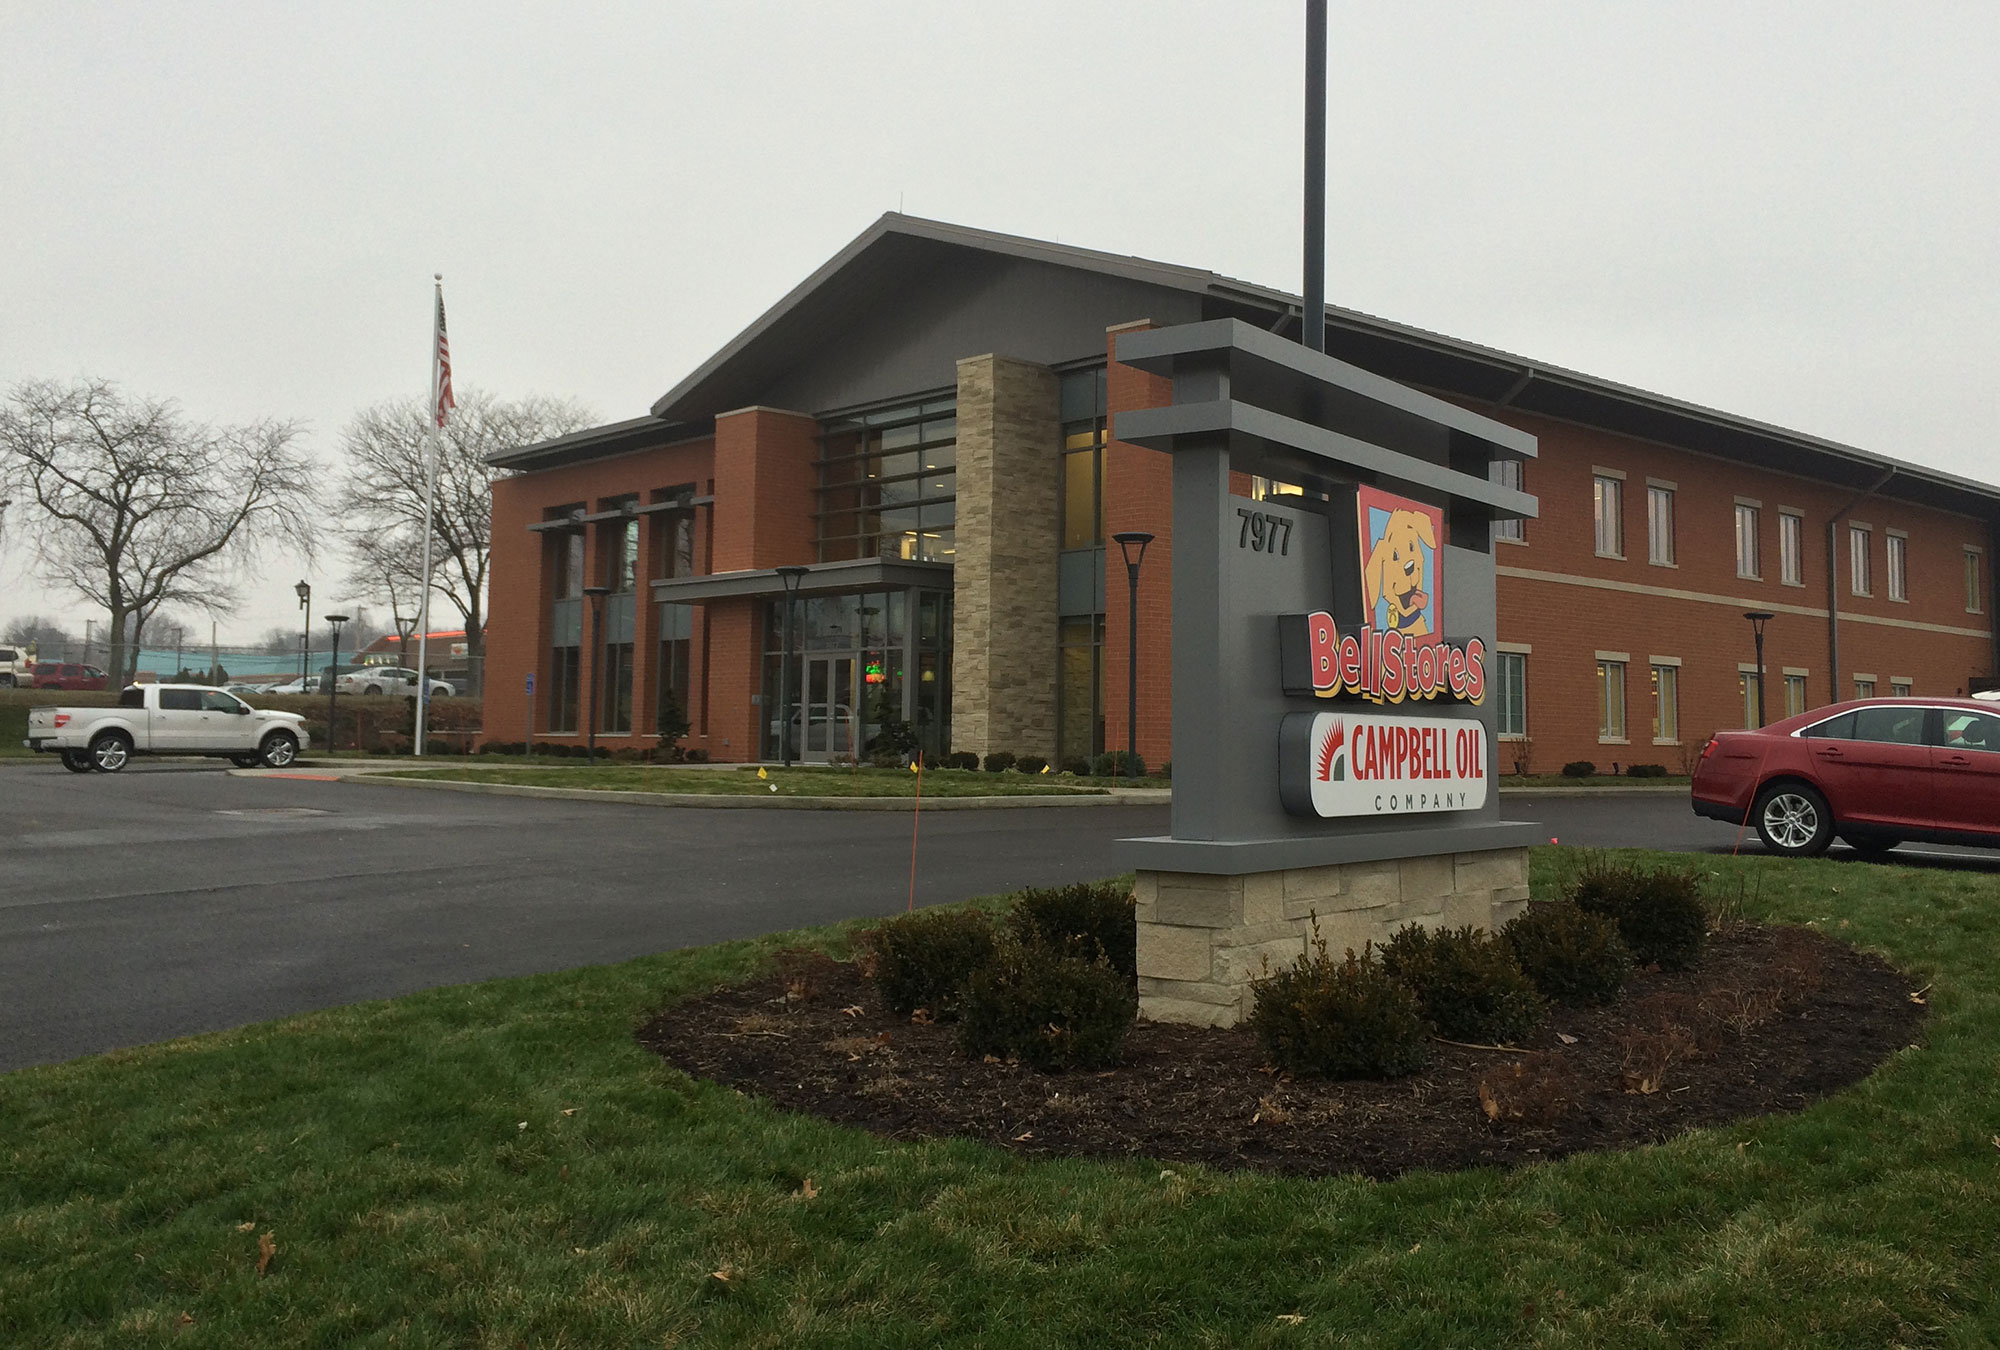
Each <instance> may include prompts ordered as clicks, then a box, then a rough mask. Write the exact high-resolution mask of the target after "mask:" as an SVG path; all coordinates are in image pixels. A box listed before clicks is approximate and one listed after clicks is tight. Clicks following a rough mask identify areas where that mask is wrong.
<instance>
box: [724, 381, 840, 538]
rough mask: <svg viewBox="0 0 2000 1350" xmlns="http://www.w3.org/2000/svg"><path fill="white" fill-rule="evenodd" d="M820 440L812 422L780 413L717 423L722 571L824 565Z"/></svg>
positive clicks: (746, 413)
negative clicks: (818, 520) (817, 521)
mask: <svg viewBox="0 0 2000 1350" xmlns="http://www.w3.org/2000/svg"><path fill="white" fill-rule="evenodd" d="M818 435H819V424H818V423H817V422H816V421H814V420H813V419H812V418H810V417H807V416H804V415H803V414H800V413H788V412H779V411H777V410H776V409H772V408H745V409H743V410H742V411H740V412H733V413H726V414H724V415H723V416H721V417H718V418H716V419H715V570H716V571H718V572H736V571H743V570H746V569H749V568H760V567H784V566H790V565H792V564H795V563H811V562H815V561H817V559H818V549H819V540H818V534H817V532H816V530H815V529H814V521H813V511H814V510H815V509H816V507H817V504H818V503H817V498H816V492H817V488H818V478H817V476H816V474H817V470H816V469H815V467H814V466H815V464H816V463H817V461H818V458H819V442H818V439H817V437H818Z"/></svg>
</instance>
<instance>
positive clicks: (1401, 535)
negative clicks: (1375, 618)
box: [1361, 509, 1437, 637]
mask: <svg viewBox="0 0 2000 1350" xmlns="http://www.w3.org/2000/svg"><path fill="white" fill-rule="evenodd" d="M1436 556H1437V530H1436V528H1435V527H1434V526H1433V525H1432V523H1431V517H1430V516H1429V515H1428V514H1426V513H1425V512H1422V511H1410V510H1402V509H1398V510H1394V511H1391V512H1389V513H1388V520H1387V521H1386V522H1385V523H1384V525H1383V526H1382V532H1381V534H1380V535H1378V536H1377V537H1376V539H1375V546H1374V547H1373V548H1372V549H1370V550H1369V553H1368V562H1367V564H1366V566H1364V567H1363V568H1362V569H1361V584H1362V589H1363V590H1364V591H1365V592H1366V594H1367V598H1368V609H1369V612H1370V613H1371V614H1373V613H1375V612H1376V606H1377V605H1378V604H1381V605H1385V606H1386V607H1387V611H1388V612H1387V615H1386V618H1385V619H1384V621H1383V622H1382V626H1383V627H1385V628H1390V629H1394V630H1396V631H1398V632H1401V633H1404V634H1407V635H1408V636H1410V637H1427V636H1429V635H1430V632H1431V626H1430V620H1429V618H1428V617H1427V611H1429V609H1430V606H1431V580H1430V575H1431V566H1432V560H1433V559H1435V558H1436Z"/></svg>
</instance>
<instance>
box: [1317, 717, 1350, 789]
mask: <svg viewBox="0 0 2000 1350" xmlns="http://www.w3.org/2000/svg"><path fill="white" fill-rule="evenodd" d="M1313 769H1314V773H1315V774H1316V775H1317V777H1318V778H1319V781H1320V782H1322V783H1343V782H1346V781H1347V723H1346V722H1345V721H1344V720H1342V719H1341V718H1338V717H1336V718H1334V719H1333V721H1332V723H1331V724H1330V725H1328V727H1327V729H1326V735H1325V736H1323V737H1321V738H1320V743H1319V756H1318V758H1317V759H1315V760H1314V762H1313Z"/></svg>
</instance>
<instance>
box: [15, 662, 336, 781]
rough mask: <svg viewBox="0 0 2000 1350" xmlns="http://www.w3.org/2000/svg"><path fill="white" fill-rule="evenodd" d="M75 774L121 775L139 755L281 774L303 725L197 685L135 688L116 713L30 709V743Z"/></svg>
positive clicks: (302, 738)
mask: <svg viewBox="0 0 2000 1350" xmlns="http://www.w3.org/2000/svg"><path fill="white" fill-rule="evenodd" d="M23 743H24V744H25V745H26V746H27V747H28V748H29V749H30V750H33V751H36V752H37V753H44V754H45V753H50V752H53V753H55V754H59V755H61V756H62V762H63V767H64V768H65V769H68V770H70V771H71V772H73V773H89V772H90V771H91V770H92V769H96V770H98V771H100V772H102V773H117V772H118V771H119V770H120V769H122V768H124V767H125V765H126V764H127V763H129V762H130V761H131V758H132V756H134V755H215V756H220V757H223V758H227V759H229V760H231V761H233V762H234V763H236V764H238V765H240V766H242V767H243V768H246V769H248V768H252V767H255V766H256V765H259V764H261V765H263V766H264V767H266V768H270V769H282V768H284V767H285V766H286V765H287V764H290V763H291V762H292V761H293V760H294V759H296V758H298V754H299V752H300V751H301V750H303V749H305V748H306V746H307V744H308V741H307V739H306V728H305V719H304V718H303V717H300V716H299V715H298V714H297V713H289V712H266V711H263V710H261V709H257V708H252V707H251V706H250V705H249V704H247V703H245V702H244V701H243V700H242V699H240V698H238V697H236V695H234V694H231V693H228V692H225V691H224V690H221V689H211V688H209V687H208V686H207V685H199V684H135V685H132V686H130V687H129V688H127V689H125V690H124V692H122V693H120V694H119V695H118V706H117V707H115V708H62V707H55V708H30V709H29V710H28V739H27V740H26V741H25V742H23Z"/></svg>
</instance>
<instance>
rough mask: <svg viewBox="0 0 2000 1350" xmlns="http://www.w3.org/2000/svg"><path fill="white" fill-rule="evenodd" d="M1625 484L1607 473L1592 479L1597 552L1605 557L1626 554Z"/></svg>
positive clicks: (1616, 556) (1617, 556) (1618, 556)
mask: <svg viewBox="0 0 2000 1350" xmlns="http://www.w3.org/2000/svg"><path fill="white" fill-rule="evenodd" d="M1624 493H1625V484H1624V483H1622V482H1620V481H1619V480H1618V479H1616V478H1612V477H1610V476H1609V475H1607V474H1601V473H1600V474H1597V475H1595V476H1593V477H1592V479H1591V498H1592V502H1593V506H1592V511H1593V514H1594V517H1595V520H1596V526H1597V552H1598V556H1600V557H1604V558H1622V557H1624V556H1625V499H1624Z"/></svg>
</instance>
